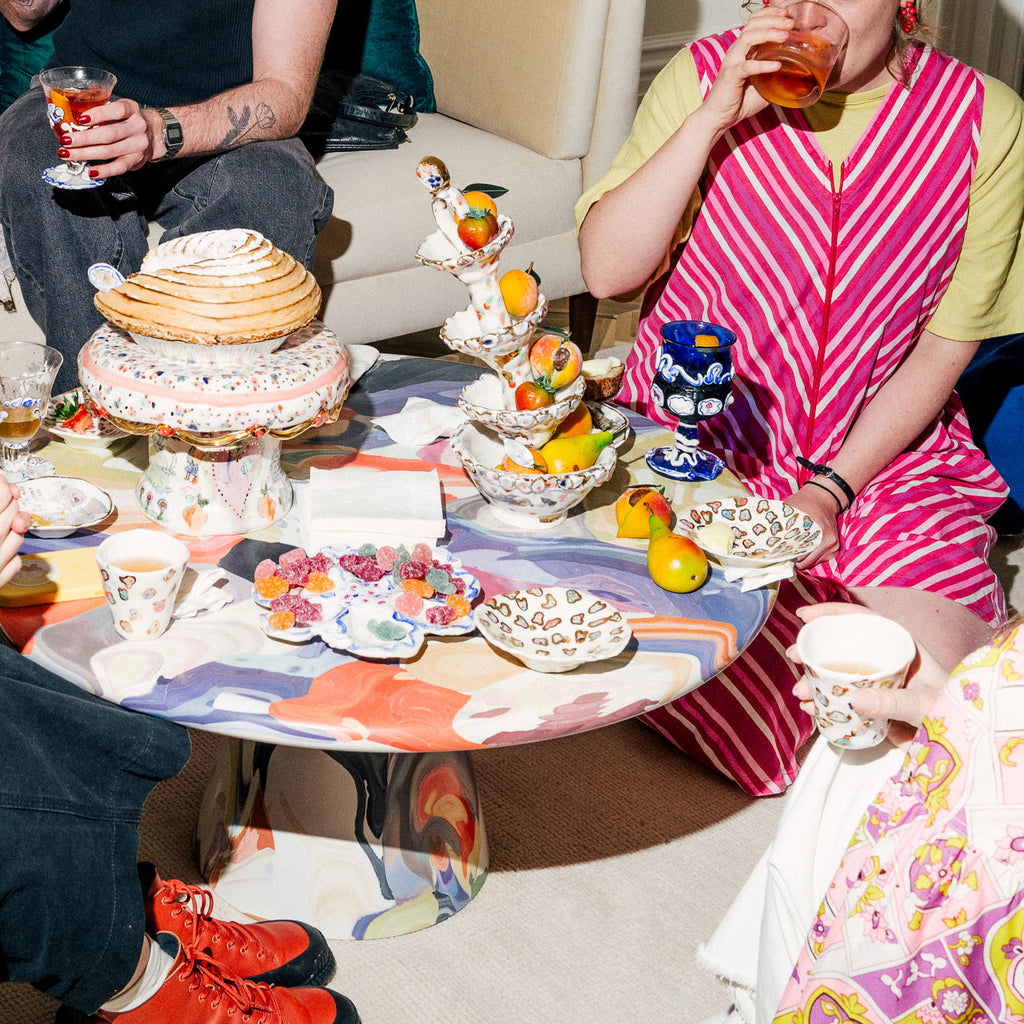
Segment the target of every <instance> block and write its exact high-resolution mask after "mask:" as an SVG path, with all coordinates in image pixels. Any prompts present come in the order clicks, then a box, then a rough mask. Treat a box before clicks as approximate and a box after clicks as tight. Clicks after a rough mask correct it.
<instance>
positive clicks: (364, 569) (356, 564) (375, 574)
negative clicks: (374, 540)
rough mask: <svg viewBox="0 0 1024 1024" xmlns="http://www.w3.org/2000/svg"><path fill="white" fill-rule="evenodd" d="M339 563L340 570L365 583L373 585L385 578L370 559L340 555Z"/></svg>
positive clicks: (381, 570)
mask: <svg viewBox="0 0 1024 1024" xmlns="http://www.w3.org/2000/svg"><path fill="white" fill-rule="evenodd" d="M339 562H340V563H341V567H342V569H345V570H347V571H348V572H350V573H352V575H353V576H358V577H359V579H361V580H366V582H367V583H373V582H375V581H376V580H381V579H383V578H384V577H385V576H387V572H385V570H383V569H382V568H381V567H380V566H379V565H378V564H377V563H376V562H375V561H374V560H373V559H372V558H367V557H366V556H365V555H342V556H341V558H340V559H339Z"/></svg>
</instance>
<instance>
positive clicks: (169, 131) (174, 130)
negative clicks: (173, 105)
mask: <svg viewBox="0 0 1024 1024" xmlns="http://www.w3.org/2000/svg"><path fill="white" fill-rule="evenodd" d="M152 109H153V110H155V111H156V112H157V113H158V114H159V115H160V117H161V118H163V122H164V145H165V146H166V147H167V152H166V153H164V155H163V156H160V157H157V158H156V160H154V161H153V163H159V162H160V161H161V160H170V158H171V157H172V156H176V155H177V153H178V151H179V150H180V149H181V147H182V146H183V145H184V144H185V135H184V133H183V132H182V130H181V122H180V121H179V120H178V119H177V118H176V117H175V116H174V115H173V114H172V113H171V112H170V111H169V110H168V109H167V108H166V107H153V108H152Z"/></svg>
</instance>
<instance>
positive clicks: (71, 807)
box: [0, 646, 191, 1013]
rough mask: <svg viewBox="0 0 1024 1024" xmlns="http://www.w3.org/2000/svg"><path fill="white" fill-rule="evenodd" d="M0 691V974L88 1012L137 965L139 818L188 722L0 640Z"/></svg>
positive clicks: (168, 773) (169, 768)
mask: <svg viewBox="0 0 1024 1024" xmlns="http://www.w3.org/2000/svg"><path fill="white" fill-rule="evenodd" d="M0 695H2V696H0V980H3V981H8V980H9V981H22V982H28V983H29V984H31V985H34V986H35V987H36V988H38V989H40V990H41V991H43V992H47V993H49V994H50V995H51V996H53V997H54V998H56V999H59V1000H61V1001H62V1002H64V1003H66V1004H68V1005H70V1006H73V1007H75V1008H76V1009H80V1010H83V1011H85V1012H86V1013H92V1012H93V1011H94V1010H96V1009H97V1008H98V1007H99V1006H100V1005H101V1004H102V1003H104V1002H106V1000H108V999H109V998H110V997H111V996H112V995H114V993H116V992H118V991H120V990H121V989H122V988H124V986H125V985H126V984H127V983H128V981H129V980H130V979H131V976H132V973H133V972H134V970H135V967H136V965H137V964H138V960H139V954H140V953H141V952H142V941H143V934H144V931H145V915H144V911H143V897H142V889H141V887H140V885H139V878H138V874H137V872H136V866H135V862H136V856H137V854H138V846H139V818H140V816H141V814H142V805H143V803H144V802H145V800H146V797H147V795H148V794H149V792H150V790H151V789H152V788H153V786H154V785H155V784H156V783H157V782H159V781H160V780H161V779H167V778H171V777H173V776H174V775H177V774H178V772H180V771H181V769H182V768H183V767H184V765H185V762H186V761H187V760H188V757H189V753H190V750H191V746H190V743H189V738H188V731H187V730H186V729H185V728H184V727H182V726H180V725H176V724H175V723H173V722H169V721H167V720H165V719H161V718H155V717H151V716H149V715H143V714H139V713H138V712H135V711H128V710H126V709H124V708H121V707H118V706H117V705H115V704H109V703H107V702H106V701H103V700H100V699H99V698H98V697H93V696H92V695H90V694H87V693H85V692H84V691H82V690H80V689H78V688H77V687H76V686H74V685H72V684H71V683H69V682H66V681H65V680H63V679H61V678H60V677H59V676H56V675H54V674H53V673H52V672H48V671H46V670H45V669H43V668H41V667H40V666H38V665H35V664H34V663H33V662H31V661H29V660H28V659H27V658H24V657H22V656H21V655H20V654H16V653H15V652H14V651H12V650H10V649H9V648H7V647H3V646H0Z"/></svg>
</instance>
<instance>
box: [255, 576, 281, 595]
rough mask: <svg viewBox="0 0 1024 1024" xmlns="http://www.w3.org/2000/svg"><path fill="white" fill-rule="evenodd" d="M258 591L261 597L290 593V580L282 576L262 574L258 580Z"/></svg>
mask: <svg viewBox="0 0 1024 1024" xmlns="http://www.w3.org/2000/svg"><path fill="white" fill-rule="evenodd" d="M256 593H257V594H259V595H260V597H266V598H274V597H280V596H281V595H282V594H287V593H288V582H287V580H283V579H281V577H280V576H261V577H260V578H259V579H258V580H256Z"/></svg>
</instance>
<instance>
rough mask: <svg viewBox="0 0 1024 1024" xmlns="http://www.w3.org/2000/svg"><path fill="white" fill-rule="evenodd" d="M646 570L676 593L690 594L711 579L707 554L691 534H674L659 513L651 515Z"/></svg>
mask: <svg viewBox="0 0 1024 1024" xmlns="http://www.w3.org/2000/svg"><path fill="white" fill-rule="evenodd" d="M650 529H651V541H650V543H649V544H648V545H647V571H648V573H650V576H651V579H652V580H654V582H655V583H657V584H658V586H659V587H661V589H662V590H669V591H671V592H672V593H674V594H689V593H691V592H692V591H694V590H696V589H697V588H698V587H700V586H701V585H702V584H703V583H704V581H705V580H706V579H707V578H708V571H709V570H708V559H707V555H705V554H704V552H703V551H701V549H700V548H699V547H698V546H697V545H696V544H695V543H694V542H693V541H692V540H690V538H689V537H682V536H680V535H679V534H678V533H673V532H672V531H671V530H670V529H669V528H668V527H667V526H666V525H665V524H664V523H663V522H662V521H661V520H660V519H659V518H658V517H657V516H656V515H652V516H651V518H650Z"/></svg>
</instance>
